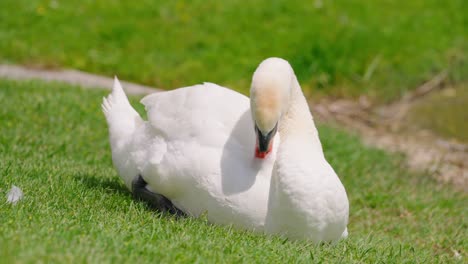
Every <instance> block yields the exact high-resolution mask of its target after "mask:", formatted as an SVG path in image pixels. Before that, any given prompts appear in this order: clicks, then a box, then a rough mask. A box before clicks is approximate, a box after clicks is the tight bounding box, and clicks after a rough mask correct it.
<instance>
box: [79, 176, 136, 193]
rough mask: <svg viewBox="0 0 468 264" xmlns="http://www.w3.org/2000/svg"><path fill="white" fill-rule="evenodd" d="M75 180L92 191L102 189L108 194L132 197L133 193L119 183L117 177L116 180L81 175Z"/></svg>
mask: <svg viewBox="0 0 468 264" xmlns="http://www.w3.org/2000/svg"><path fill="white" fill-rule="evenodd" d="M73 178H74V179H75V180H76V181H78V182H80V183H82V184H84V185H85V186H86V187H88V188H91V189H101V190H104V191H106V192H108V193H113V194H118V195H123V196H127V197H129V196H130V197H131V196H132V194H131V192H130V191H129V190H128V189H127V188H125V186H124V185H123V184H122V183H120V182H119V181H118V179H117V177H116V179H107V178H102V177H98V176H91V175H89V174H83V173H80V174H76V175H74V176H73Z"/></svg>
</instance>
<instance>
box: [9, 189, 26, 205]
mask: <svg viewBox="0 0 468 264" xmlns="http://www.w3.org/2000/svg"><path fill="white" fill-rule="evenodd" d="M21 199H23V191H22V190H21V189H20V188H19V187H17V186H15V185H12V186H11V189H10V191H9V192H8V195H7V202H8V203H11V204H13V205H15V204H16V203H17V202H18V201H19V200H21Z"/></svg>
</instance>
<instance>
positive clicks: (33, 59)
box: [0, 0, 468, 102]
mask: <svg viewBox="0 0 468 264" xmlns="http://www.w3.org/2000/svg"><path fill="white" fill-rule="evenodd" d="M467 13H468V9H467V1H465V0H450V1H439V0H411V1H407V0H392V1H361V0H347V1H344V0H343V1H326V0H314V1H296V0H291V1H274V0H273V1H272V0H268V1H267V0H252V1H205V0H203V1H201V0H195V1H153V0H142V1H112V0H98V1H86V0H85V1H57V0H52V1H30V0H28V1H25V0H20V1H18V0H2V1H0V59H1V61H2V62H7V63H19V64H24V65H29V66H32V67H40V68H77V69H81V70H85V71H90V72H94V73H99V74H106V75H114V74H117V75H118V76H119V77H121V78H122V79H126V80H130V81H134V82H139V83H144V84H148V85H153V86H156V87H160V88H164V89H172V88H176V87H180V86H188V85H192V84H196V83H200V82H203V81H210V82H216V83H219V84H221V85H225V86H229V87H231V88H233V89H236V90H238V91H241V92H244V93H246V92H247V91H248V87H249V82H250V78H251V75H252V72H253V70H254V69H255V68H256V66H257V65H258V63H259V62H260V61H261V60H263V59H265V58H267V57H272V56H279V57H283V58H285V59H287V60H289V61H290V62H291V64H292V65H293V67H294V69H295V71H296V74H297V75H298V77H299V80H300V82H301V83H302V85H303V86H304V89H305V90H306V91H307V92H308V94H314V95H317V96H318V95H333V96H347V97H350V96H351V97H353V96H357V95H360V94H366V95H368V96H370V97H371V98H373V99H374V100H377V101H382V102H387V101H390V100H393V99H397V98H399V97H400V96H401V95H402V94H403V93H404V92H405V91H408V90H411V89H414V88H415V87H417V86H418V85H420V84H421V83H423V82H424V81H427V80H428V79H430V78H431V77H432V76H433V75H435V74H437V73H439V72H440V71H442V70H448V71H449V81H450V82H451V83H463V82H466V81H467V78H468V67H467V56H466V50H468V46H467V42H466V37H467V28H468V27H467V26H468V25H467V17H466V14H467Z"/></svg>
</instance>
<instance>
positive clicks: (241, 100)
mask: <svg viewBox="0 0 468 264" xmlns="http://www.w3.org/2000/svg"><path fill="white" fill-rule="evenodd" d="M141 103H142V104H143V105H145V107H146V111H147V113H148V121H149V123H150V124H151V126H152V127H153V128H154V129H156V131H157V132H158V133H161V134H162V135H164V137H166V138H167V139H170V140H187V139H189V138H196V139H197V140H198V142H199V143H200V144H202V145H206V146H210V145H212V146H214V147H219V144H222V143H223V142H225V138H226V137H228V136H229V134H230V133H231V131H232V130H233V128H234V126H235V125H236V123H237V121H238V120H239V118H240V116H241V114H242V113H244V112H246V111H248V110H249V108H250V105H249V99H248V98H247V97H246V96H244V95H241V94H239V93H237V92H234V91H232V90H229V89H227V88H224V87H221V86H218V85H216V84H212V83H205V84H203V85H195V86H191V87H185V88H179V89H177V90H174V91H169V92H164V93H156V94H152V95H149V96H146V97H145V98H143V99H142V100H141ZM246 129H247V128H246ZM251 130H252V133H253V127H252V128H251ZM245 134H246V135H248V136H250V135H251V133H245ZM243 135H244V134H240V135H238V136H243ZM248 136H245V137H243V138H245V139H250V137H248Z"/></svg>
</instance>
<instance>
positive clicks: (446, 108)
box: [408, 83, 468, 143]
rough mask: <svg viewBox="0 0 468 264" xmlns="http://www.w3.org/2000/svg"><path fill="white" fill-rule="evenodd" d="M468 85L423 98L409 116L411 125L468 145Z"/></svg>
mask: <svg viewBox="0 0 468 264" xmlns="http://www.w3.org/2000/svg"><path fill="white" fill-rule="evenodd" d="M467 102H468V83H462V84H460V85H458V86H456V87H452V88H447V89H445V90H442V91H441V92H436V93H433V94H431V95H430V96H428V97H427V98H423V99H422V100H421V102H418V103H417V104H416V105H415V106H413V108H412V109H411V112H410V114H409V118H408V120H409V123H411V124H412V125H413V126H414V125H416V126H417V127H419V128H423V129H428V130H432V131H435V132H436V133H438V134H439V135H441V136H443V137H445V138H449V139H456V140H458V141H461V142H465V143H468V111H466V104H467Z"/></svg>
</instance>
